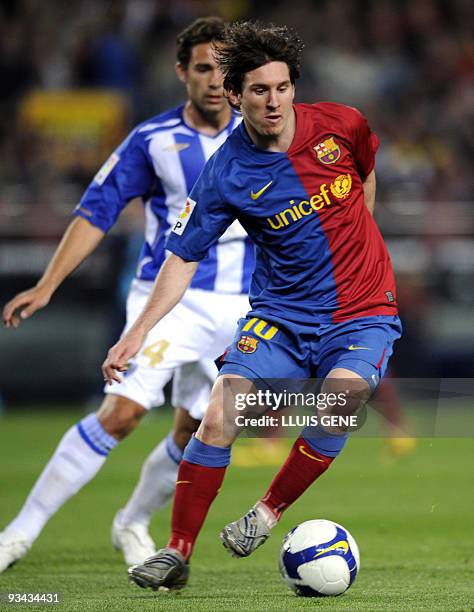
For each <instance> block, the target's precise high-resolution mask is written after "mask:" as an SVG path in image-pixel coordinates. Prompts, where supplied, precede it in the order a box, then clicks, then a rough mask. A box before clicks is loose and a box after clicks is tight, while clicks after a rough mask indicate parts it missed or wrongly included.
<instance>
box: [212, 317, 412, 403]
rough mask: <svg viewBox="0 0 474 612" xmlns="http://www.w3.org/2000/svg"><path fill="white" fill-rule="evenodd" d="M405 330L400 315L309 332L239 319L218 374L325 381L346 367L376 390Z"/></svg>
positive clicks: (252, 319) (362, 319)
mask: <svg viewBox="0 0 474 612" xmlns="http://www.w3.org/2000/svg"><path fill="white" fill-rule="evenodd" d="M401 332H402V325H401V322H400V319H399V318H398V317H397V316H381V315H379V316H374V317H362V318H359V319H351V320H350V321H344V322H342V323H331V324H326V323H325V324H319V325H315V327H314V328H312V329H310V330H308V329H307V328H302V327H301V326H297V325H294V324H291V323H288V322H287V323H285V325H281V324H280V323H278V324H276V323H275V324H273V323H267V322H266V321H264V320H262V319H259V318H257V317H252V316H250V315H248V316H247V317H246V318H245V319H241V320H240V321H239V326H238V328H237V333H236V335H235V337H234V340H233V342H232V344H231V346H230V347H229V349H228V350H227V352H226V353H224V355H223V356H222V357H221V358H220V359H218V360H217V361H216V364H217V367H218V368H219V370H220V374H238V375H240V376H244V377H245V378H250V379H262V380H270V379H276V378H283V379H307V378H319V379H323V378H325V377H326V376H327V375H328V374H329V372H330V371H331V370H333V369H334V368H346V369H348V370H351V371H352V372H355V373H356V374H359V376H361V377H362V378H364V379H365V380H366V381H367V382H368V383H369V385H370V387H371V388H372V390H373V391H374V390H375V389H376V387H377V385H378V383H379V381H380V379H381V378H382V376H383V375H384V373H385V370H386V369H387V363H388V360H389V358H390V356H391V354H392V351H393V343H394V342H395V341H396V340H397V339H398V338H400V335H401Z"/></svg>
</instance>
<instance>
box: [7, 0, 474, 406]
mask: <svg viewBox="0 0 474 612" xmlns="http://www.w3.org/2000/svg"><path fill="white" fill-rule="evenodd" d="M207 14H220V15H222V16H223V17H224V18H227V19H229V20H234V19H246V18H260V19H262V20H265V21H270V20H271V21H273V22H274V23H285V24H288V25H291V26H293V27H295V28H296V29H297V30H298V32H299V33H300V35H301V36H302V37H303V39H304V40H305V42H306V50H305V58H304V70H303V77H302V79H301V81H300V82H299V83H298V87H297V99H298V100H299V101H305V102H310V101H316V100H332V101H337V102H342V103H345V104H349V105H354V106H357V107H358V108H359V109H360V110H362V111H363V112H364V113H365V114H366V116H367V117H368V118H369V122H370V124H371V126H372V128H373V129H374V130H375V132H376V133H377V134H378V136H379V138H380V141H381V148H380V151H379V154H378V157H377V167H376V171H377V180H378V197H377V213H376V217H377V221H378V223H379V224H380V227H381V229H382V231H383V233H384V235H385V237H386V240H387V243H388V245H389V248H390V252H391V255H392V258H393V263H394V266H395V269H396V273H397V277H398V292H399V299H400V306H401V311H402V317H403V320H404V325H405V336H404V338H403V340H401V341H400V342H399V343H398V345H397V351H396V355H395V358H394V360H393V372H394V374H395V375H396V376H397V377H453V376H454V377H471V376H472V373H473V372H474V325H473V318H474V317H473V312H474V212H473V200H474V195H473V171H472V158H473V156H472V153H473V145H474V134H473V130H472V126H473V114H474V113H473V111H474V79H473V77H474V42H473V38H472V24H473V22H474V3H472V1H469V0H449V1H448V0H416V1H414V2H409V1H402V0H401V1H397V0H379V1H375V0H374V1H369V0H351V1H345V0H332V1H331V0H327V1H317V0H313V1H311V0H292V1H291V2H290V1H289V0H283V1H281V0H271V1H267V0H265V1H264V0H259V1H258V2H257V1H254V2H252V1H251V0H222V1H217V0H215V1H204V0H203V1H198V0H161V1H160V0H121V1H119V0H117V1H112V2H106V1H104V0H79V1H77V2H63V1H62V0H47V1H44V0H43V1H40V0H1V1H0V73H1V74H2V78H1V80H0V88H1V113H0V156H1V159H2V163H1V166H0V302H1V303H2V304H4V303H5V302H6V301H7V300H8V299H10V298H11V297H12V296H13V295H14V294H15V293H16V292H17V291H19V290H21V289H24V288H27V287H28V286H30V285H31V284H32V283H34V282H35V281H36V280H37V278H38V277H39V275H40V274H41V272H42V271H43V269H44V266H45V264H46V262H47V261H48V259H49V257H50V255H51V254H52V252H53V249H54V248H55V245H56V244H57V241H58V238H59V237H60V235H61V234H62V232H63V230H64V228H65V227H66V225H67V223H68V222H69V220H70V214H71V211H72V209H73V208H74V206H75V205H76V203H77V202H78V200H79V198H80V197H81V194H82V191H83V190H84V188H85V187H86V186H87V184H88V182H89V181H90V180H91V178H92V176H93V175H94V174H95V172H96V171H97V169H98V168H99V166H100V165H101V164H102V162H103V161H104V160H105V159H106V157H107V156H108V154H109V153H110V152H111V150H112V149H113V148H114V146H115V145H116V144H118V143H119V142H120V140H121V139H122V138H123V137H124V136H125V135H126V133H127V132H128V130H129V129H130V128H131V127H132V126H133V125H134V124H135V123H137V122H139V121H141V120H143V119H145V118H146V117H148V116H151V115H154V114H157V113H159V112H161V111H163V110H165V109H166V108H168V107H170V106H171V105H174V104H177V103H179V102H180V101H181V100H182V99H183V93H184V91H183V88H182V86H181V84H180V83H179V82H178V80H177V79H176V76H175V74H174V62H175V36H176V34H177V32H179V31H180V30H181V29H182V28H183V27H185V26H186V25H187V24H188V23H189V22H190V21H191V20H192V19H194V18H196V17H198V16H202V15H207ZM141 222H142V219H141V209H140V206H138V205H137V206H136V205H135V204H132V205H131V206H130V207H129V209H128V211H127V213H126V214H125V215H123V218H122V219H121V221H120V223H119V224H118V226H117V227H116V228H115V229H114V231H113V232H112V234H111V236H109V237H108V239H107V240H106V242H105V244H103V245H102V247H101V248H100V249H99V251H98V252H97V253H96V254H95V255H94V256H93V257H92V258H91V259H90V260H89V261H88V262H86V264H84V265H83V266H82V267H81V268H80V269H79V270H78V271H77V272H76V273H75V274H74V277H73V278H72V279H70V280H69V281H67V282H66V283H65V284H64V285H63V287H62V288H61V289H60V290H59V291H58V293H57V294H56V296H55V297H54V299H53V303H52V304H51V305H50V306H49V307H48V308H47V309H46V310H45V311H43V312H41V313H38V314H37V315H36V316H35V318H34V319H33V320H32V321H30V322H28V323H27V324H24V325H23V326H22V327H21V329H19V330H18V331H16V332H11V331H10V332H8V333H7V332H6V331H5V330H3V329H2V330H0V346H1V353H0V396H1V398H2V402H3V405H4V406H5V407H6V408H7V409H8V410H10V408H11V409H14V410H16V408H17V407H21V406H24V405H27V406H29V407H32V406H39V405H41V404H47V405H48V406H51V405H52V404H54V403H55V402H64V401H65V400H66V401H67V402H68V403H69V404H76V405H78V404H84V403H87V402H88V401H89V400H90V399H91V398H92V397H94V395H98V394H100V391H101V384H102V380H101V376H100V372H99V364H100V363H101V361H102V359H103V357H104V356H105V350H106V348H107V347H108V346H109V345H110V344H111V343H112V342H113V341H115V339H116V338H117V336H118V334H119V332H120V330H121V327H122V324H123V306H124V303H123V301H124V296H125V295H126V291H127V288H128V282H129V281H130V278H131V275H132V274H133V269H134V264H135V259H136V257H137V245H139V243H140V240H141Z"/></svg>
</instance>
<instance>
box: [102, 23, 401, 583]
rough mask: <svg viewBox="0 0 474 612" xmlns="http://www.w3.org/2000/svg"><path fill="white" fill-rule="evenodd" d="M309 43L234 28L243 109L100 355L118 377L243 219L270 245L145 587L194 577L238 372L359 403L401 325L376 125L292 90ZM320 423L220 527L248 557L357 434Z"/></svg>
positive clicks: (136, 575) (228, 65) (236, 94)
mask: <svg viewBox="0 0 474 612" xmlns="http://www.w3.org/2000/svg"><path fill="white" fill-rule="evenodd" d="M301 50H302V43H301V41H300V39H299V38H298V37H297V35H296V34H295V33H293V32H291V31H289V30H288V29H287V28H286V27H275V26H265V25H262V24H259V23H254V22H244V23H238V24H234V25H232V26H231V27H230V29H229V30H228V32H227V36H226V44H225V45H224V46H223V47H222V48H221V50H220V51H219V54H218V61H219V64H220V66H221V68H222V70H223V72H224V75H225V78H224V89H225V90H226V92H227V95H228V98H229V101H230V103H231V104H232V106H234V107H237V108H239V109H240V111H241V113H242V116H243V122H242V123H241V125H240V126H239V127H238V128H237V129H236V130H235V131H234V132H233V134H232V135H231V136H230V137H229V138H228V139H227V141H226V143H225V144H224V145H223V146H222V147H221V148H220V149H219V151H217V153H216V154H215V155H214V156H213V157H212V158H211V159H210V160H209V162H208V163H207V164H206V167H205V169H204V171H203V173H202V174H201V176H200V178H199V180H198V181H197V183H196V185H195V186H194V188H193V190H192V192H191V194H190V197H189V198H188V201H187V203H186V208H187V210H188V211H189V214H188V215H187V217H186V219H184V220H182V221H179V222H178V223H177V224H176V225H175V227H174V228H173V231H172V232H171V234H170V237H169V239H168V243H167V248H168V249H169V250H170V251H171V252H172V253H173V255H171V256H170V257H169V259H168V260H167V261H166V263H165V265H164V266H163V267H162V268H161V271H160V274H159V276H158V277H157V280H156V281H155V287H154V290H153V293H152V295H151V296H150V299H149V301H148V303H147V306H146V308H145V310H144V311H143V312H142V313H141V315H140V316H139V317H138V319H137V320H136V322H135V323H134V325H133V326H132V327H131V328H130V330H129V331H128V332H127V334H126V335H125V336H124V337H123V338H122V339H121V340H120V341H119V342H118V343H117V344H116V345H115V346H114V347H112V348H111V349H110V351H109V353H108V356H107V359H106V360H105V362H104V364H103V367H102V371H103V374H104V377H105V378H106V379H107V380H108V381H109V382H114V381H118V379H119V373H120V371H122V370H123V369H124V368H125V367H126V364H127V361H128V360H129V359H130V357H131V356H133V355H134V354H135V353H136V352H137V351H138V350H139V349H140V347H141V346H142V343H143V339H144V338H145V337H146V334H147V333H148V331H149V329H151V328H152V327H153V325H154V324H155V323H156V321H158V320H160V319H161V318H162V317H164V316H165V315H166V313H168V311H169V310H171V309H172V308H173V306H174V305H175V304H176V303H177V302H178V301H179V299H180V296H181V295H182V294H183V292H184V291H185V289H186V287H187V286H188V284H189V283H190V282H191V279H192V278H193V275H194V273H195V271H196V268H197V266H198V262H199V261H200V260H202V259H203V258H204V257H205V256H206V253H207V252H208V250H209V249H210V248H212V246H213V245H214V244H215V243H216V241H217V240H218V239H219V236H220V235H222V233H223V232H225V230H226V228H227V227H228V226H229V225H230V224H231V223H232V222H233V221H234V220H235V219H239V220H240V222H241V223H242V225H243V226H244V228H245V229H246V231H247V232H248V234H249V236H250V237H251V238H252V240H253V241H254V243H255V245H256V250H257V262H256V267H255V271H254V274H253V277H252V283H251V288H250V303H251V310H250V312H249V313H248V315H247V317H246V318H245V319H243V320H242V321H240V323H239V326H238V328H237V333H236V335H235V339H234V341H233V344H232V345H231V347H230V348H229V349H228V351H227V352H226V353H225V354H224V356H223V357H222V358H221V361H222V368H221V370H220V376H219V377H218V378H217V380H216V383H215V384H214V387H213V390H212V394H211V399H210V403H209V407H208V409H207V411H206V414H205V417H204V419H203V421H202V423H201V425H200V427H199V429H198V431H197V433H196V435H195V436H194V437H192V438H191V440H190V442H189V444H188V445H187V447H186V449H185V451H184V455H183V460H182V461H181V463H180V467H179V473H178V482H177V489H176V493H175V498H174V506H173V515H172V531H171V537H170V539H169V541H168V544H167V546H166V548H164V549H162V550H160V551H159V552H158V553H157V554H156V555H155V556H152V557H151V558H149V559H147V560H146V562H145V563H143V564H141V565H138V566H135V567H132V568H130V570H129V575H130V577H131V579H132V580H134V581H135V582H136V583H137V584H138V585H139V586H142V587H151V588H152V589H157V588H159V587H167V588H170V589H179V588H182V587H183V586H184V585H185V583H186V581H187V577H188V574H189V559H190V556H191V553H192V549H193V546H194V543H195V541H196V538H197V536H198V533H199V531H200V529H201V526H202V524H203V522H204V520H205V517H206V515H207V512H208V509H209V507H210V505H211V503H212V502H213V500H214V499H215V497H216V495H217V492H218V490H219V488H220V487H221V484H222V481H223V478H224V473H225V471H226V468H227V466H228V465H229V462H230V454H231V445H232V443H233V441H234V439H235V437H236V436H237V435H238V433H239V430H238V428H237V427H235V428H232V427H223V417H224V413H223V411H224V405H223V390H224V383H225V382H226V383H227V384H228V383H229V381H230V382H234V383H235V382H236V380H237V382H238V381H241V383H242V382H243V384H247V385H248V386H250V385H251V382H248V381H252V380H259V379H260V380H262V381H266V380H268V379H275V378H287V379H288V378H296V379H301V378H309V377H317V378H319V379H323V383H322V392H327V391H329V390H331V389H333V388H337V386H338V385H339V386H340V385H343V387H342V388H347V387H349V388H348V391H349V393H348V394H347V401H348V403H352V406H348V408H350V411H353V410H355V409H356V408H357V407H358V406H359V405H360V400H361V399H362V400H366V399H367V398H368V397H369V396H370V395H371V393H372V392H373V391H374V389H375V388H376V386H377V384H378V382H379V380H380V378H381V376H382V375H383V373H384V371H385V369H386V366H387V361H388V358H389V356H390V355H391V353H392V345H393V343H394V341H395V340H396V339H397V338H398V337H399V336H400V333H401V325H400V321H399V318H398V316H397V307H396V300H395V287H394V278H393V272H392V268H391V264H390V260H389V256H388V252H387V249H386V246H385V244H384V242H383V239H382V237H381V235H380V233H379V231H378V229H377V226H376V224H375V222H374V220H373V218H372V211H373V208H374V203H375V174H374V163H375V162H374V157H375V152H376V149H377V145H378V142H377V138H376V136H375V135H374V134H372V133H371V131H370V129H369V127H368V125H367V122H366V120H365V119H364V117H363V116H362V115H361V114H360V113H359V112H358V111H357V110H355V109H353V108H349V107H347V106H343V105H340V104H334V103H327V102H326V103H317V104H293V99H294V94H295V80H296V78H297V77H298V76H299V65H300V54H301ZM235 379H236V380H235ZM246 380H247V382H246ZM313 433H314V432H312V431H307V430H303V432H302V434H301V436H300V437H299V438H298V440H297V441H296V443H295V444H294V446H293V448H292V450H291V452H290V455H289V456H288V459H287V461H286V463H285V464H284V465H283V467H282V468H281V469H280V471H279V472H278V474H277V475H276V477H275V479H274V480H273V482H272V483H271V485H270V488H269V489H268V491H267V492H266V493H265V495H264V496H263V497H262V499H261V500H260V501H258V502H257V503H256V505H255V506H254V507H253V508H252V509H251V510H250V511H249V512H248V513H247V514H246V515H245V516H244V517H243V518H242V519H240V520H238V521H235V522H234V523H231V524H229V525H227V526H226V527H225V528H224V529H223V531H222V532H221V539H222V541H223V543H224V545H225V546H226V547H227V548H228V549H229V550H230V551H231V552H232V553H233V554H234V555H237V556H241V557H243V556H247V555H249V554H250V553H252V552H253V550H255V549H256V548H257V546H259V545H260V544H262V543H263V542H264V541H265V540H266V539H267V538H268V536H269V534H270V531H271V528H272V527H273V526H274V525H275V524H276V523H277V521H278V520H279V519H280V517H281V514H282V512H283V511H284V510H285V509H286V508H288V506H290V504H292V503H293V502H294V501H295V500H296V499H297V498H298V497H299V496H300V495H301V494H302V493H303V492H304V491H305V490H306V489H307V488H308V487H309V486H310V485H311V484H312V483H313V482H314V481H315V480H316V479H317V478H318V477H319V476H321V474H322V473H323V472H324V471H325V470H326V469H327V468H328V467H329V466H330V465H331V463H332V462H333V460H334V458H335V457H336V456H337V455H338V454H339V452H340V451H341V450H342V447H343V446H344V443H345V440H346V435H345V434H341V433H340V432H339V435H337V433H338V432H334V433H331V432H325V431H324V430H320V431H319V432H318V436H314V435H312V434H313Z"/></svg>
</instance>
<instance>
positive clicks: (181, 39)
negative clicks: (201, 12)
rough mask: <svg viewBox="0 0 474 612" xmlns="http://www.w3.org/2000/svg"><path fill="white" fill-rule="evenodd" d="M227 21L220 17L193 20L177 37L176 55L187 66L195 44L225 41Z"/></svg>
mask: <svg viewBox="0 0 474 612" xmlns="http://www.w3.org/2000/svg"><path fill="white" fill-rule="evenodd" d="M225 29H226V23H225V22H224V21H223V20H222V19H221V18H220V17H201V18H199V19H196V20H195V21H193V22H192V23H191V24H190V25H189V26H188V27H187V28H185V29H184V30H183V31H182V32H180V33H179V34H178V36H177V37H176V57H177V60H178V62H179V63H180V64H182V65H183V66H184V67H185V68H186V67H187V66H188V64H189V60H190V59H191V53H192V49H193V47H194V46H196V45H199V44H201V43H209V42H223V41H224V39H225Z"/></svg>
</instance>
